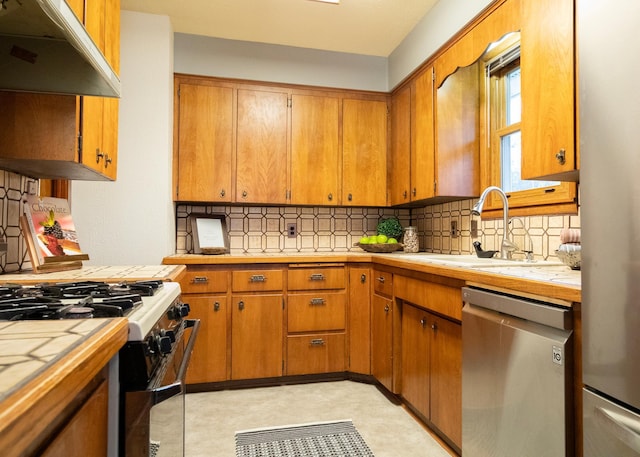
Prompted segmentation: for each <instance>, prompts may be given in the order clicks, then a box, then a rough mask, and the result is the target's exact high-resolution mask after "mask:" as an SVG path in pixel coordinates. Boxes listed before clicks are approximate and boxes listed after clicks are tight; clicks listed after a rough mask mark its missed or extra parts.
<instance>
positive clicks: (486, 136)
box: [478, 33, 578, 218]
mask: <svg viewBox="0 0 640 457" xmlns="http://www.w3.org/2000/svg"><path fill="white" fill-rule="evenodd" d="M519 41H520V37H519V33H517V34H512V36H508V37H505V39H503V40H502V41H501V42H500V43H498V44H497V45H496V46H495V47H493V48H492V49H490V50H488V51H487V52H485V54H484V55H483V56H482V64H481V65H480V66H479V67H480V68H479V71H478V73H479V77H480V78H481V83H480V106H481V107H482V108H481V119H480V122H481V125H483V126H484V128H483V129H481V135H482V138H481V140H482V141H481V143H480V164H481V165H480V168H481V170H480V183H481V187H482V188H483V189H484V188H486V187H488V186H498V187H500V188H502V178H501V151H500V149H501V148H500V142H501V137H502V136H503V135H505V134H506V133H510V132H514V131H517V130H520V131H521V128H520V122H518V123H514V124H512V125H509V126H506V125H505V124H506V122H505V117H506V96H505V91H504V84H505V82H504V80H505V75H506V74H508V73H509V72H510V71H512V70H513V69H514V68H516V67H519V66H520V57H518V58H517V59H515V60H512V61H510V62H509V63H508V64H506V65H504V66H503V67H502V68H500V69H498V70H496V71H493V72H492V74H491V75H489V68H488V67H489V65H490V64H491V63H492V62H495V61H496V59H497V58H499V57H500V56H501V55H505V54H508V53H509V52H510V51H512V50H513V49H514V48H515V47H516V46H519ZM525 90H526V88H525V87H521V88H520V92H521V93H522V92H524V91H525ZM495 95H497V96H495ZM506 195H507V197H508V199H509V200H508V201H509V213H510V214H512V215H519V216H527V215H536V214H567V213H569V214H577V212H578V199H577V185H576V183H575V182H560V183H559V184H557V185H554V186H546V187H539V188H536V189H528V190H521V191H513V192H506ZM483 216H485V217H488V218H494V217H501V216H502V200H501V199H499V198H498V197H497V195H494V194H490V195H489V198H487V201H486V202H485V211H483Z"/></svg>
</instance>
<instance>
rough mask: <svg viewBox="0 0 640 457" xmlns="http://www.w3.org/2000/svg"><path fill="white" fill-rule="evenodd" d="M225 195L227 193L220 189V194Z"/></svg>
mask: <svg viewBox="0 0 640 457" xmlns="http://www.w3.org/2000/svg"><path fill="white" fill-rule="evenodd" d="M225 195H227V193H226V192H225V191H224V189H221V190H220V196H221V197H224V196H225Z"/></svg>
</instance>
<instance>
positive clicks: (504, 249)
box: [471, 186, 518, 259]
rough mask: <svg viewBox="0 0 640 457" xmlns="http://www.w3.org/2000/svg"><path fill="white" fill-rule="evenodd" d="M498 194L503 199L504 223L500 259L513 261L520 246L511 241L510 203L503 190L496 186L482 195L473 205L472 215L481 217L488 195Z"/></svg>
mask: <svg viewBox="0 0 640 457" xmlns="http://www.w3.org/2000/svg"><path fill="white" fill-rule="evenodd" d="M492 191H494V192H497V193H498V195H500V198H501V199H502V206H503V223H502V245H501V246H500V258H501V259H511V254H512V253H513V251H517V250H518V246H516V244H515V243H514V242H513V241H511V240H510V239H509V203H508V202H507V194H505V193H504V191H503V190H502V189H500V188H499V187H496V186H489V187H487V188H486V189H485V190H484V191H483V192H482V195H480V199H479V200H478V202H477V203H476V204H475V205H473V208H472V209H471V214H473V215H474V216H480V214H482V207H483V206H484V201H485V200H486V199H487V195H489V193H490V192H492Z"/></svg>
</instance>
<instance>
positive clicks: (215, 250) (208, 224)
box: [190, 214, 229, 254]
mask: <svg viewBox="0 0 640 457" xmlns="http://www.w3.org/2000/svg"><path fill="white" fill-rule="evenodd" d="M190 220H191V233H192V235H193V253H194V254H226V253H227V252H229V233H228V232H227V222H226V218H225V215H224V214H192V215H191V216H190Z"/></svg>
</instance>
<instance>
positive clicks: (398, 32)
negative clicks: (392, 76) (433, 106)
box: [121, 0, 438, 57]
mask: <svg viewBox="0 0 640 457" xmlns="http://www.w3.org/2000/svg"><path fill="white" fill-rule="evenodd" d="M437 1H438V0H340V4H338V5H335V4H330V3H322V2H319V1H315V0H181V1H178V0H121V7H122V9H123V10H130V11H138V12H144V13H152V14H161V15H166V16H169V17H170V18H171V23H172V24H173V30H174V32H178V33H188V34H194V35H205V36H211V37H217V38H225V39H230V40H241V41H255V42H259V43H268V44H279V45H287V46H296V47H302V48H311V49H321V50H327V51H336V52H347V53H354V54H363V55H369V56H381V57H388V56H389V54H391V52H392V51H393V50H394V49H395V48H396V47H397V46H398V45H399V44H400V43H401V42H402V40H403V39H404V38H405V37H406V36H407V35H408V34H409V32H410V31H411V30H412V29H413V28H414V27H415V25H416V24H417V23H418V22H419V21H420V19H422V18H423V17H424V15H425V14H426V13H427V12H428V11H429V9H431V7H433V5H434V4H435V3H437Z"/></svg>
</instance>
